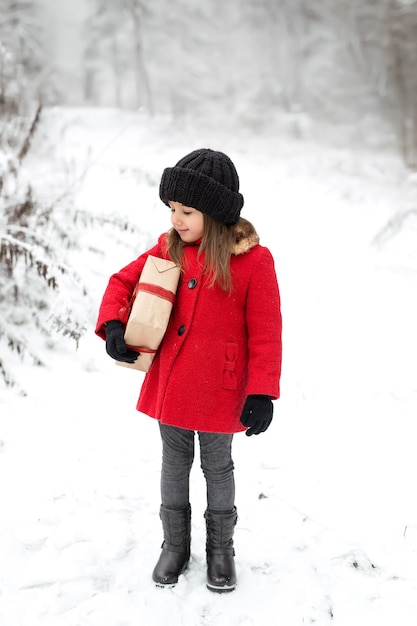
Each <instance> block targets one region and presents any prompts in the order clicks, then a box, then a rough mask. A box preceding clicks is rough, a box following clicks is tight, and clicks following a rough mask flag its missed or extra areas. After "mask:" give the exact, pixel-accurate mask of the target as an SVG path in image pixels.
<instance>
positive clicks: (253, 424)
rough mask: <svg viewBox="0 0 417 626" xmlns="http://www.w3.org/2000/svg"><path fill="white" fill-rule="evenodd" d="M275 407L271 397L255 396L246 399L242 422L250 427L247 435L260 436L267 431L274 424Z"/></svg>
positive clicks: (241, 417)
mask: <svg viewBox="0 0 417 626" xmlns="http://www.w3.org/2000/svg"><path fill="white" fill-rule="evenodd" d="M273 412H274V405H273V404H272V401H271V398H270V397H269V396H261V395H253V396H248V397H247V398H246V401H245V404H244V407H243V411H242V415H241V416H240V421H241V422H242V424H243V425H244V426H249V428H248V430H247V431H246V434H247V435H248V437H250V436H251V435H259V434H260V433H263V432H265V431H266V429H267V428H268V426H269V425H270V423H271V422H272V414H273Z"/></svg>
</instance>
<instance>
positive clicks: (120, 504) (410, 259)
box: [0, 109, 417, 626]
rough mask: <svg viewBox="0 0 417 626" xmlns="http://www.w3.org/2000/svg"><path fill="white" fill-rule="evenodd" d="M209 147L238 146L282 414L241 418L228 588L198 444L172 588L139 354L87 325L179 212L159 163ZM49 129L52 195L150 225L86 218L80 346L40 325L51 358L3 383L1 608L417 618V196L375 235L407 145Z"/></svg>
mask: <svg viewBox="0 0 417 626" xmlns="http://www.w3.org/2000/svg"><path fill="white" fill-rule="evenodd" d="M198 147H213V148H215V149H219V150H223V151H225V152H227V153H228V154H229V155H230V156H231V157H232V159H233V160H234V162H235V164H236V166H237V169H238V171H239V174H240V178H241V189H242V192H243V194H244V195H245V200H246V202H245V207H244V210H243V213H242V214H243V216H244V217H247V218H248V219H250V220H251V221H253V223H254V224H255V226H256V227H257V228H258V231H259V233H260V235H261V240H262V243H263V244H264V245H267V246H268V247H269V248H270V249H271V251H272V253H273V255H274V258H275V260H276V269H277V274H278V278H279V282H280V288H281V295H282V309H283V318H284V337H283V342H284V343H283V345H284V358H283V377H282V398H281V399H280V400H279V401H277V402H276V403H275V418H274V421H273V423H272V425H271V427H270V429H269V430H268V431H267V433H265V434H263V435H260V436H259V437H251V438H248V437H245V436H244V435H241V436H236V437H235V442H234V461H235V466H236V482H237V501H236V504H237V508H238V513H239V522H238V525H237V528H236V535H235V546H236V555H237V556H236V562H237V570H238V579H239V584H238V588H237V589H236V591H235V592H234V593H232V594H227V595H217V594H213V593H211V592H210V591H208V590H207V589H206V587H205V555H204V543H205V529H204V519H203V512H204V509H205V487H204V483H203V478H202V474H201V471H200V469H199V463H198V458H197V459H196V461H195V464H194V468H193V471H192V507H193V520H192V523H193V526H192V536H193V543H192V561H191V564H190V567H189V569H188V571H187V572H186V573H185V575H184V576H182V577H181V579H180V582H179V584H178V585H177V587H176V588H175V589H173V590H158V589H155V588H154V586H153V583H152V581H151V577H150V574H151V571H152V568H153V566H154V564H155V561H156V559H157V557H158V554H159V548H160V544H161V541H162V534H161V526H160V521H159V518H158V510H159V470H160V456H161V454H160V441H159V433H158V429H157V424H156V423H155V422H154V421H153V420H152V419H150V418H148V417H146V416H143V415H140V414H139V413H137V412H136V411H135V404H136V399H137V395H138V390H139V387H140V383H141V376H142V374H141V373H138V372H133V371H130V370H126V369H124V368H119V367H115V366H114V363H113V362H112V361H111V359H109V358H108V357H107V355H106V354H105V350H104V343H103V342H102V341H101V340H99V339H98V338H97V337H95V336H94V334H93V328H94V323H95V316H96V313H97V307H98V305H99V301H100V298H101V295H102V292H103V290H104V288H105V285H106V284H107V280H108V277H109V275H110V273H111V272H113V271H115V270H117V269H119V268H120V267H122V266H123V265H124V264H126V263H127V262H128V261H130V260H131V259H133V258H134V257H135V256H136V255H137V254H139V253H140V252H142V251H143V250H144V249H146V247H147V245H148V244H149V243H152V242H153V241H154V239H155V237H156V236H157V235H158V234H160V232H162V231H163V230H166V229H167V228H168V227H169V214H168V212H167V209H166V207H164V205H162V203H161V202H160V201H159V198H158V184H159V178H160V175H161V173H162V169H163V168H164V167H166V166H169V165H173V164H174V163H175V162H176V161H177V160H178V159H179V158H181V157H182V156H183V155H184V154H186V153H187V152H189V151H191V150H192V149H195V148H198ZM36 150H37V155H38V156H37V158H34V157H32V163H30V166H31V167H32V168H33V171H34V172H36V179H37V186H38V188H40V189H42V192H43V194H44V197H45V198H49V199H52V198H53V197H54V194H55V193H57V192H56V188H58V187H60V186H62V183H63V181H65V182H64V184H65V185H66V186H67V189H68V190H71V191H73V192H74V194H75V201H76V203H77V205H78V206H79V207H80V208H84V209H86V210H87V211H90V212H91V213H92V214H94V215H97V214H100V213H104V214H113V213H115V214H120V215H121V216H125V217H127V218H128V219H129V220H130V221H132V222H133V223H135V224H136V225H137V226H138V227H139V228H140V230H141V231H142V234H141V235H139V236H137V235H136V236H135V237H136V239H135V237H134V236H132V235H130V234H128V233H126V234H124V233H121V232H119V231H117V230H115V229H113V230H109V228H106V227H103V228H100V227H99V226H97V225H96V226H94V227H93V228H87V229H84V230H82V231H80V246H81V249H80V250H79V251H77V252H71V262H72V263H73V264H74V267H75V268H76V269H78V270H79V271H80V272H81V273H82V274H83V276H84V280H85V281H86V283H87V285H88V287H89V302H90V308H89V310H88V311H87V314H88V319H89V324H90V328H89V329H88V332H87V333H86V335H85V337H84V338H83V339H82V340H81V342H80V346H79V349H78V350H77V351H76V350H75V349H73V346H72V344H70V343H69V341H68V340H67V339H60V338H59V337H56V338H55V347H54V349H53V350H52V349H50V348H49V349H48V347H47V346H45V359H46V360H47V362H48V366H47V367H46V368H34V367H31V366H29V365H28V364H22V366H21V380H22V383H23V385H24V387H25V388H26V390H27V391H28V395H27V397H24V398H23V397H19V396H18V395H17V394H16V393H15V392H14V391H13V390H9V391H3V392H2V395H1V397H0V471H1V476H2V480H1V484H0V502H1V515H0V564H1V565H0V624H1V626H133V625H136V624H141V625H142V624H143V625H146V626H148V625H152V626H166V624H172V625H175V626H199V625H201V626H229V625H233V626H234V625H236V626H255V625H256V626H259V625H262V626H276V624H282V625H283V626H301V625H303V624H317V625H318V626H326V625H328V624H329V625H330V624H334V626H353V625H355V626H362V625H363V626H392V625H393V624H399V625H401V626H415V624H416V619H417V617H416V616H417V501H416V497H415V479H416V476H417V455H416V453H415V445H416V443H415V433H416V417H417V410H416V409H417V357H416V355H417V331H416V323H415V320H416V319H417V289H416V280H417V252H416V250H417V246H416V230H417V228H416V221H415V215H414V218H413V215H411V216H410V219H409V220H408V221H407V222H406V223H405V226H404V229H403V230H402V231H401V232H400V233H399V234H397V235H393V236H392V237H391V238H388V239H387V238H383V237H380V238H379V240H378V241H379V242H380V245H377V244H376V243H375V238H376V237H377V235H378V233H380V232H381V231H382V230H383V229H384V227H385V226H386V224H387V222H388V221H389V220H390V219H391V218H393V217H394V216H395V215H396V214H398V213H401V212H405V211H407V210H410V209H415V204H413V203H414V202H415V192H416V186H417V185H416V184H415V182H413V180H412V179H411V178H410V177H407V174H406V172H404V170H403V168H402V165H401V162H400V160H399V159H397V158H396V157H395V156H392V155H389V154H388V155H383V154H376V153H371V152H368V153H365V152H356V151H355V150H353V149H350V148H348V147H347V148H346V149H342V148H340V147H339V148H332V147H328V146H327V147H326V146H320V145H311V144H307V143H303V142H296V141H290V140H289V139H280V138H279V137H277V136H276V135H274V134H273V133H271V135H270V136H269V137H266V138H262V137H257V138H256V139H254V138H251V137H250V135H249V134H247V133H245V132H244V129H242V132H241V133H238V134H236V133H233V134H232V133H231V134H229V135H228V134H225V133H221V132H220V131H216V129H215V125H213V126H212V127H211V128H209V127H205V126H204V125H200V126H198V128H196V129H191V128H189V127H186V128H180V126H179V125H177V126H176V127H174V126H172V125H171V124H170V122H169V120H154V121H149V120H146V119H144V118H142V117H141V116H140V115H135V114H128V113H121V112H118V111H103V110H101V111H89V110H77V109H74V110H66V111H60V110H55V111H50V112H49V113H48V118H47V120H46V121H45V124H44V126H43V128H42V129H41V131H40V134H39V137H38V146H37V147H36ZM53 181H55V184H56V188H55V187H54V183H53ZM413 219H414V222H413ZM93 247H94V248H95V249H96V250H98V251H99V252H92V251H91V249H92V248H93ZM100 251H101V253H100ZM103 251H104V252H103Z"/></svg>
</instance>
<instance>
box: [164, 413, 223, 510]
mask: <svg viewBox="0 0 417 626" xmlns="http://www.w3.org/2000/svg"><path fill="white" fill-rule="evenodd" d="M159 428H160V431H161V438H162V471H161V500H162V504H163V505H164V506H165V507H166V508H168V509H184V508H186V507H187V506H188V504H189V495H190V471H191V467H192V464H193V461H194V439H195V431H193V430H185V429H183V428H177V427H175V426H166V425H164V424H159ZM197 434H198V438H199V442H200V460H201V469H202V470H203V474H204V477H205V479H206V485H207V508H208V509H209V510H210V511H213V512H223V511H232V510H233V507H234V504H235V479H234V472H233V470H234V465H233V460H232V441H233V435H227V434H223V433H204V432H198V433H197Z"/></svg>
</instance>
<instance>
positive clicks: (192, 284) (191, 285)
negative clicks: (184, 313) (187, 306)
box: [188, 278, 197, 289]
mask: <svg viewBox="0 0 417 626" xmlns="http://www.w3.org/2000/svg"><path fill="white" fill-rule="evenodd" d="M196 286H197V279H196V278H191V280H189V281H188V287H189V288H190V289H194V287H196Z"/></svg>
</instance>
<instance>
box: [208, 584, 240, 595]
mask: <svg viewBox="0 0 417 626" xmlns="http://www.w3.org/2000/svg"><path fill="white" fill-rule="evenodd" d="M206 587H207V589H209V591H213V592H214V593H230V592H231V591H234V590H235V589H236V584H235V585H230V586H227V585H224V587H216V585H210V584H209V583H206Z"/></svg>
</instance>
